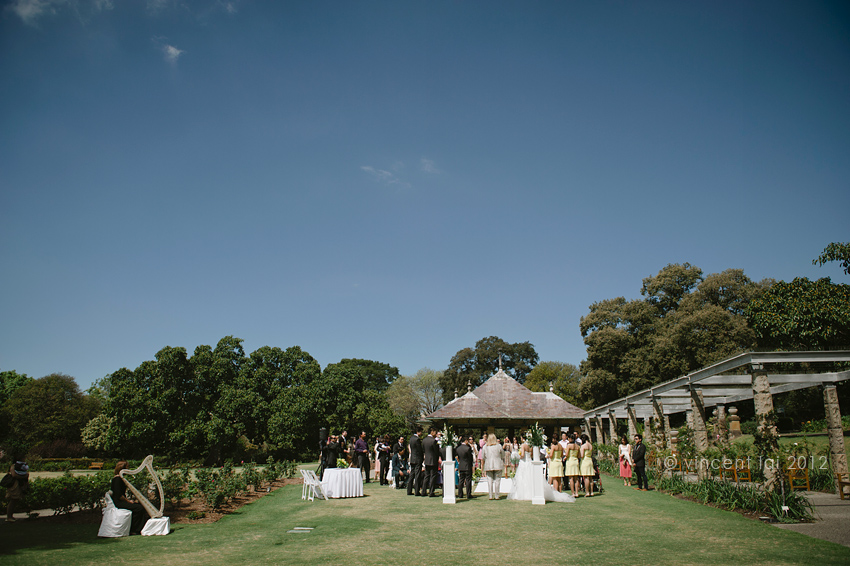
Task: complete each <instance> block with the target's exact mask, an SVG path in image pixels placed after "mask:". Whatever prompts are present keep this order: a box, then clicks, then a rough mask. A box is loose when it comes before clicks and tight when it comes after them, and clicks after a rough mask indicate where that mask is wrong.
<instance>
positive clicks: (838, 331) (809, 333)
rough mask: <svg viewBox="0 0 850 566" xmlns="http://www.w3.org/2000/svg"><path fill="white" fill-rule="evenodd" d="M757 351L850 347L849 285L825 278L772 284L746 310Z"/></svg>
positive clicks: (799, 278) (799, 279)
mask: <svg viewBox="0 0 850 566" xmlns="http://www.w3.org/2000/svg"><path fill="white" fill-rule="evenodd" d="M746 316H747V320H748V321H749V324H750V326H751V327H752V328H753V330H755V332H756V337H757V339H758V346H759V348H763V349H771V350H836V349H841V348H844V347H847V346H848V345H850V285H845V284H835V283H832V282H831V281H830V279H829V278H828V277H825V278H823V279H818V280H817V281H810V280H809V279H807V278H805V277H798V278H796V279H794V280H793V281H792V282H790V283H786V282H784V281H779V282H778V283H775V284H773V285H772V286H771V287H770V289H768V290H767V291H766V292H765V293H764V294H763V295H762V296H761V297H760V298H758V299H756V300H754V301H752V302H751V303H750V304H749V306H748V307H747V310H746Z"/></svg>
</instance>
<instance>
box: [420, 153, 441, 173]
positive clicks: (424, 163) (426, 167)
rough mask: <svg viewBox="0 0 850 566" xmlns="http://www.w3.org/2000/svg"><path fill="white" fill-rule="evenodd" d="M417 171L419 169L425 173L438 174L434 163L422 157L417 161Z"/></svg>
mask: <svg viewBox="0 0 850 566" xmlns="http://www.w3.org/2000/svg"><path fill="white" fill-rule="evenodd" d="M419 169H421V170H422V171H424V172H425V173H433V174H437V173H439V172H440V170H439V169H437V166H436V165H434V162H433V161H432V160H430V159H426V158H424V157H423V158H422V159H420V160H419Z"/></svg>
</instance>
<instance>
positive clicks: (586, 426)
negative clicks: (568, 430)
mask: <svg viewBox="0 0 850 566" xmlns="http://www.w3.org/2000/svg"><path fill="white" fill-rule="evenodd" d="M584 433H585V434H586V435H587V437H588V438H590V441H591V442H593V438H592V437H593V428H592V427H591V426H590V417H584Z"/></svg>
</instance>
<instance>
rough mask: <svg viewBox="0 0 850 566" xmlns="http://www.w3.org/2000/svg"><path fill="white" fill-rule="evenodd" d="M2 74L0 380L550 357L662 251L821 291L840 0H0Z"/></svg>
mask: <svg viewBox="0 0 850 566" xmlns="http://www.w3.org/2000/svg"><path fill="white" fill-rule="evenodd" d="M0 69H2V72H0V269H2V274H3V276H2V291H3V292H2V295H0V297H1V298H0V320H2V325H0V369H2V370H9V369H14V370H17V371H19V372H23V373H27V374H28V375H31V376H33V377H40V376H42V375H46V374H48V373H51V372H62V373H67V374H69V375H72V376H74V377H75V378H76V379H77V382H78V383H79V384H80V385H81V386H82V387H83V388H85V387H88V385H89V384H90V383H91V382H92V381H93V380H95V379H98V378H100V377H103V376H104V375H106V374H108V373H111V372H113V371H115V370H117V369H119V368H120V367H124V366H126V367H129V368H135V367H137V366H138V365H139V364H140V363H141V362H142V361H144V360H147V359H153V356H154V354H155V353H156V352H157V351H158V350H159V349H160V348H162V347H164V346H166V345H170V346H183V347H185V348H186V349H187V350H188V351H189V352H190V353H191V351H192V350H194V348H195V347H196V346H197V345H199V344H211V345H214V344H215V343H216V342H217V341H218V340H219V339H220V338H221V337H223V336H226V335H230V334H232V335H235V336H238V337H240V338H242V339H244V347H245V349H246V352H251V351H253V350H255V349H256V348H259V347H260V346H264V345H270V346H279V347H281V348H286V347H289V346H293V345H299V346H301V347H302V348H303V349H305V350H306V351H307V352H309V353H310V354H312V355H313V356H314V357H315V358H316V359H317V360H318V361H319V363H321V364H322V366H325V365H327V364H328V363H334V362H337V361H339V360H340V359H341V358H348V357H358V358H367V359H374V360H379V361H382V362H386V363H389V364H392V365H395V366H397V367H398V368H399V369H400V370H401V372H402V373H404V374H412V373H413V372H415V371H416V370H418V369H419V368H422V367H426V366H427V367H431V368H434V369H443V368H445V367H446V366H447V365H448V363H449V360H450V359H451V357H452V355H453V354H454V353H455V352H457V351H458V350H459V349H461V348H464V347H467V346H472V345H473V344H474V343H475V342H476V341H477V340H479V339H481V338H484V337H486V336H492V335H495V336H499V337H501V338H503V339H504V340H507V341H509V342H517V341H526V340H527V341H530V342H531V343H532V344H534V345H535V347H536V349H537V352H538V353H539V355H540V358H541V360H556V361H563V362H570V363H573V364H578V363H579V362H580V361H581V360H582V359H584V357H585V349H584V345H583V343H582V339H581V336H580V333H579V319H580V318H581V316H583V315H584V314H586V313H587V311H588V307H589V305H590V304H592V303H593V302H595V301H599V300H602V299H606V298H612V297H616V296H625V297H627V298H636V297H638V296H639V291H640V285H641V280H642V279H643V278H644V277H647V276H650V275H654V274H655V273H657V272H658V270H660V269H661V268H662V267H664V266H665V265H667V264H668V263H681V262H690V263H691V264H693V265H697V266H699V267H700V268H702V269H703V270H704V272H705V273H706V274H708V273H715V272H719V271H722V270H724V269H728V268H741V269H744V271H745V273H746V274H747V275H749V276H750V277H751V278H753V279H756V280H760V279H763V278H766V277H772V278H775V279H784V280H790V279H793V278H794V277H796V276H806V277H810V278H818V277H826V276H829V277H832V279H833V281H836V282H847V281H848V278H847V276H845V275H844V274H843V273H842V272H841V270H840V269H839V268H838V266H837V265H836V264H832V265H829V266H826V267H815V266H812V265H811V260H812V259H813V258H815V257H817V255H818V254H819V253H820V252H821V251H822V249H823V248H824V247H825V246H826V244H828V243H829V242H832V241H848V240H850V230H848V221H847V217H848V212H850V186H848V185H850V102H848V101H850V8H848V5H847V4H846V3H843V2H836V3H818V2H773V1H771V2H742V3H737V2H736V3H732V2H728V3H691V2H571V1H564V2H534V3H528V2H491V1H488V2H456V1H455V2H439V1H428V2H417V1H410V2H354V1H344V2H259V1H255V2H250V1H232V2H225V1H214V0H211V1H206V0H203V1H202V0H197V1H195V0H187V1H169V0H158V1H148V2H143V1H138V2H132V1H127V2H122V1H118V0H112V1H110V0H13V1H7V2H4V3H3V5H2V10H0Z"/></svg>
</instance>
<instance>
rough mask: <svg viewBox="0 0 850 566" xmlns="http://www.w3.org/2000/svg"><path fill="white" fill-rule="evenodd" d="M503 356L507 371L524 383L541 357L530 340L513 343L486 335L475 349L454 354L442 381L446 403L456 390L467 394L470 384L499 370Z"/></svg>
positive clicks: (479, 382) (476, 383) (475, 383)
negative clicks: (500, 359) (500, 358)
mask: <svg viewBox="0 0 850 566" xmlns="http://www.w3.org/2000/svg"><path fill="white" fill-rule="evenodd" d="M500 355H501V356H502V367H503V368H504V370H505V373H507V374H508V375H510V376H511V377H513V378H514V379H516V380H517V381H519V382H520V383H522V382H523V381H525V376H527V375H528V373H529V372H530V371H531V370H532V368H534V366H535V365H536V364H537V362H538V360H539V359H540V358H539V356H538V355H537V352H536V351H535V350H534V346H533V345H532V344H531V343H530V342H517V343H515V344H510V343H508V342H505V341H504V340H502V339H501V338H499V337H497V336H490V337H488V338H482V339H481V340H479V341H478V342H476V343H475V348H464V349H462V350H459V351H458V352H457V353H456V354H455V355H454V356H453V357H452V359H451V361H450V362H449V367H448V369H446V371H445V372H443V377H442V379H441V380H440V387H442V389H443V402H444V403H448V402H449V401H450V400H451V399H452V398H453V397H454V393H455V391H457V392H458V393H459V394H461V395H462V394H464V393H465V392H466V388H467V384H468V383H469V384H471V386H472V387H473V388H475V387H478V386H479V385H481V384H482V383H483V382H484V381H485V380H486V379H488V378H489V377H490V376H491V375H493V374H494V373H496V370H497V369H498V368H499V356H500Z"/></svg>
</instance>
